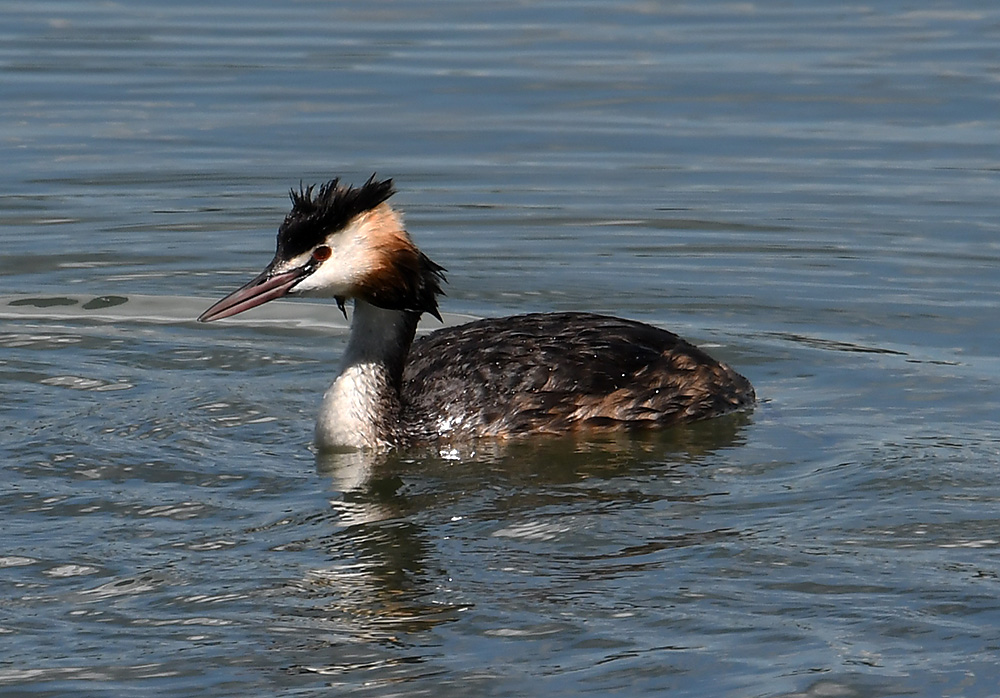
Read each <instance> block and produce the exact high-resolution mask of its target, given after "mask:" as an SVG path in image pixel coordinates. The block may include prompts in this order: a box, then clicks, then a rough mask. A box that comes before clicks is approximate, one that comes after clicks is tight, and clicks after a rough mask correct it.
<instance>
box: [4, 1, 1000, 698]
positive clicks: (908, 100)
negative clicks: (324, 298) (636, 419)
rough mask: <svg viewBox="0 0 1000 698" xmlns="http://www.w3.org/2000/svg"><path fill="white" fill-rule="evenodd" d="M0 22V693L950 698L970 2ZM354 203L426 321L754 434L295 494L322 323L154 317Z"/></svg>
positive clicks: (987, 207)
mask: <svg viewBox="0 0 1000 698" xmlns="http://www.w3.org/2000/svg"><path fill="white" fill-rule="evenodd" d="M3 16H4V22H3V29H2V30H0V31H2V34H3V38H4V41H3V42H0V81H2V84H3V88H4V99H3V100H2V101H0V117H2V123H3V124H4V125H3V128H2V130H0V133H2V138H3V141H2V143H3V145H2V148H3V152H4V160H5V163H6V167H4V168H3V170H2V171H0V183H2V187H0V238H2V241H3V245H4V255H3V256H2V257H0V276H2V281H3V286H2V288H0V323H2V325H0V328H2V330H0V347H2V349H0V393H2V394H3V395H4V400H3V402H2V406H0V415H2V416H0V420H2V426H3V434H4V437H3V440H2V457H3V464H4V467H3V469H2V470H0V477H2V479H3V480H2V487H0V512H2V517H3V520H4V522H5V532H6V533H5V537H4V540H5V543H4V545H3V546H2V548H0V580H2V582H3V583H2V585H0V589H2V592H0V607H2V608H3V611H0V693H3V694H4V695H11V696H18V695H32V696H42V695H51V696H57V695H66V694H68V693H78V694H83V695H107V696H118V695H122V696H125V695H129V696H131V695H171V696H177V695H198V696H232V695H289V696H290V695H296V696H300V695H310V696H311V695H337V694H339V693H346V692H347V691H351V692H352V693H357V694H360V695H378V696H386V695H395V694H401V695H435V696H441V695H470V694H471V695H504V696H506V695H546V696H548V695H579V694H585V693H597V694H601V695H604V694H607V693H610V692H613V691H614V692H618V693H619V694H622V695H662V694H664V693H667V692H670V693H671V694H672V695H691V696H704V695H717V696H733V697H734V698H735V697H737V696H739V697H742V696H748V695H754V696H792V695H817V696H818V695H846V696H855V695H857V696H861V695H883V696H887V695H907V696H912V695H921V696H942V695H963V696H992V695H994V694H995V692H996V686H997V685H1000V671H998V670H997V668H996V659H995V657H996V651H997V647H998V646H1000V630H998V628H1000V582H998V574H1000V557H998V546H1000V517H998V514H997V502H998V500H1000V487H998V485H997V477H996V467H997V465H998V461H1000V440H998V438H997V436H996V424H997V422H998V418H1000V404H998V403H1000V400H998V397H997V396H998V395H1000V362H998V360H997V356H996V347H997V346H998V336H997V334H998V333H997V326H998V319H1000V318H998V315H997V307H998V301H1000V298H998V296H1000V293H998V284H997V280H998V273H997V269H998V268H1000V243H998V240H1000V237H998V228H1000V224H998V223H997V221H998V220H1000V215H998V214H1000V210H998V203H997V197H996V192H997V191H998V188H997V184H998V172H1000V165H998V163H1000V129H998V125H997V123H998V122H997V121H996V114H997V113H1000V105H998V97H997V95H998V92H997V90H996V84H997V76H998V75H1000V63H998V58H997V53H996V48H995V47H996V46H997V42H998V40H1000V11H998V10H997V9H995V8H994V7H993V5H992V4H991V3H986V2H974V1H972V0H966V1H964V2H961V3H959V4H958V5H952V6H951V7H950V9H947V10H941V9H938V8H931V7H925V8H924V7H918V6H913V5H908V4H903V3H896V2H889V3H881V4H879V5H878V6H876V7H863V6H833V7H829V8H824V7H811V6H810V7H801V8H799V7H793V6H788V5H786V4H780V3H701V4H697V5H665V6H661V5H658V4H655V3H652V4H650V3H629V4H624V5H616V6H607V5H606V4H605V3H589V2H562V3H555V4H551V3H550V4H543V5H531V4H527V5H523V4H522V5H504V4H489V5H479V4H474V5H461V4H459V5H455V4H452V3H439V2H427V1H424V2H394V3H369V4H368V5H366V7H365V8H360V7H358V8H352V7H348V6H346V5H344V6H342V5H338V4H328V3H322V2H297V3H292V4H287V3H286V4H282V5H272V4H268V3H260V2H249V3H241V4H234V3H226V2H223V3H214V4H212V5H199V4H196V3H189V2H180V3H171V4H169V5H168V6H160V5H157V4H151V3H142V2H132V1H129V2H119V3H110V4H99V3H77V4H69V3H59V2H36V3H28V4H13V5H10V6H9V7H7V8H6V9H4V10H3ZM373 171H377V172H378V173H379V175H380V176H391V177H394V178H395V179H396V182H397V186H398V189H399V194H398V195H397V196H396V197H395V199H394V201H395V202H396V203H397V204H398V205H399V206H400V207H402V208H403V209H404V210H405V212H406V214H407V217H406V220H407V223H408V227H409V229H410V231H411V232H412V234H413V235H414V237H415V238H416V239H417V241H418V243H419V244H420V245H421V246H422V248H423V249H424V250H425V251H426V252H427V253H428V254H429V255H430V256H431V257H432V258H433V259H435V260H436V261H437V262H439V263H441V264H443V265H444V266H445V267H447V268H448V269H449V280H450V283H449V286H448V288H447V293H448V295H447V297H446V298H445V299H443V309H444V310H445V311H446V313H447V315H446V317H445V320H446V321H447V322H449V323H452V322H458V321H461V320H462V319H463V318H467V317H469V316H491V315H502V314H505V313H513V312H526V311H536V310H565V309H576V310H581V309H584V310H595V311H601V312H610V313H614V314H617V315H623V316H628V317H632V318H637V319H640V320H644V321H647V322H652V323H655V324H657V325H661V326H665V327H669V328H670V329H672V330H674V331H677V332H679V333H681V334H683V335H685V336H686V337H688V338H690V339H691V340H693V341H695V342H697V343H699V344H701V345H702V346H705V347H706V348H708V349H709V350H710V351H711V352H712V353H713V354H715V355H717V356H719V357H720V358H722V359H724V360H726V361H728V362H730V363H732V364H733V365H734V366H736V367H737V368H738V369H739V370H740V371H741V372H743V373H744V374H746V375H747V376H748V377H749V378H750V379H751V380H752V381H753V382H754V384H755V386H756V387H757V391H758V394H759V396H760V398H761V402H760V404H759V405H758V407H757V409H755V410H754V411H753V412H752V413H750V414H746V415H735V416H731V417H727V418H724V419H720V420H715V421H712V422H707V423H702V424H696V425H690V426H687V427H682V428H678V429H673V430H668V431H664V432H662V433H658V434H651V435H646V436H643V437H631V438H626V437H602V438H593V439H585V438H581V439H548V440H543V441H531V442H527V443H515V444H508V445H496V444H479V445H476V446H474V447H471V446H470V447H469V448H467V449H460V450H455V451H444V452H440V453H426V452H420V453H406V454H397V455H395V456H392V457H389V458H387V459H382V460H379V461H374V462H373V461H371V460H370V459H364V458H361V457H357V456H351V455H347V454H341V455H339V456H334V457H329V458H317V456H316V455H315V454H314V453H313V451H312V449H311V446H310V439H311V432H312V424H313V419H314V415H315V412H316V409H317V406H318V402H319V399H320V396H321V394H322V392H323V390H324V389H325V388H326V386H327V385H328V383H329V382H330V380H331V379H332V372H333V371H334V370H335V367H336V360H337V358H338V356H339V354H340V351H341V350H342V348H343V345H344V340H345V336H346V335H345V332H346V330H345V323H344V321H343V318H342V317H341V316H340V315H339V312H338V311H337V309H336V307H335V306H334V305H333V304H329V305H327V304H319V303H309V302H303V301H289V302H276V303H274V304H272V305H271V307H267V308H261V309H259V310H257V311H253V312H251V313H247V314H246V315H242V316H240V317H238V318H234V319H232V320H231V321H226V322H220V323H214V324H212V325H208V326H206V325H198V324H196V323H195V322H194V321H193V318H195V317H197V315H198V314H199V313H200V312H201V311H203V310H204V309H205V308H206V307H208V305H209V304H210V303H211V302H213V301H214V300H216V299H217V298H219V297H221V295H222V294H224V293H226V292H228V291H229V290H231V289H233V288H235V287H236V286H238V285H239V284H241V283H243V282H244V281H245V280H247V279H249V278H250V277H251V276H252V275H254V274H256V273H257V271H259V269H260V268H262V267H263V266H264V264H266V263H267V261H268V260H269V259H270V256H271V254H272V252H273V244H274V237H273V236H274V231H275V229H276V227H277V225H278V223H279V222H280V221H281V219H282V218H283V216H284V214H285V212H286V211H287V207H288V200H287V198H286V192H287V191H288V189H289V188H290V187H298V186H299V183H300V182H303V183H305V184H309V183H313V182H321V181H326V180H327V179H329V178H331V177H333V176H337V175H341V176H343V177H345V178H346V179H347V180H348V181H354V182H360V181H362V180H364V179H366V178H367V177H368V176H369V175H370V174H371V173H372V172H373ZM434 326H435V324H434V322H431V321H425V323H424V326H423V329H424V330H429V329H433V327H434Z"/></svg>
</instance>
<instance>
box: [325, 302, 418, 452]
mask: <svg viewBox="0 0 1000 698" xmlns="http://www.w3.org/2000/svg"><path fill="white" fill-rule="evenodd" d="M419 321H420V313H419V312H413V311H405V310H385V309H383V308H378V307H376V306H374V305H371V304H370V303H366V302H365V301H363V300H360V299H356V300H355V301H354V317H353V319H352V321H351V334H350V336H349V337H348V340H347V349H346V350H345V351H344V356H343V358H342V359H341V366H340V374H339V375H338V376H337V379H336V380H335V381H334V383H333V385H332V386H330V389H329V390H327V392H326V395H325V396H324V397H323V407H322V409H321V410H320V416H319V420H318V421H317V423H316V441H317V443H318V444H319V445H320V446H321V447H324V446H351V447H355V448H373V449H385V448H389V447H392V446H394V445H397V443H398V441H399V438H400V433H399V426H400V398H399V389H400V385H401V383H402V378H403V366H404V364H405V363H406V355H407V354H408V353H409V351H410V345H411V344H412V343H413V337H414V335H415V334H416V331H417V323H418V322H419Z"/></svg>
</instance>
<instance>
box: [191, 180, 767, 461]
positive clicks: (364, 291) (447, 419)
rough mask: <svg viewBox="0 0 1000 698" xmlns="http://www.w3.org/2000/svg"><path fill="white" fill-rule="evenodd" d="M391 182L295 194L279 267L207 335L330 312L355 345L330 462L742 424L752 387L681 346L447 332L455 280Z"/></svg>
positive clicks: (350, 347)
mask: <svg viewBox="0 0 1000 698" xmlns="http://www.w3.org/2000/svg"><path fill="white" fill-rule="evenodd" d="M395 191H396V190H395V186H394V183H393V181H392V180H391V179H383V180H379V179H377V178H376V176H375V175H372V176H371V177H370V178H369V179H368V180H367V181H366V182H365V183H364V184H363V185H361V186H357V187H356V186H353V185H349V184H342V183H341V181H340V178H335V179H332V180H330V181H328V182H326V183H325V184H321V185H320V186H318V187H317V186H316V185H310V186H308V187H306V186H304V185H302V184H301V183H300V185H299V187H298V189H297V190H296V189H294V188H293V189H291V190H290V192H289V195H290V198H291V203H292V207H291V210H290V211H289V213H288V215H287V216H286V217H285V219H284V221H283V222H282V223H281V225H280V226H279V228H278V234H277V246H276V251H275V255H274V258H273V259H272V260H271V262H270V263H269V264H268V265H267V267H266V268H265V269H264V270H263V272H261V273H260V274H259V275H258V276H256V277H255V278H253V279H252V280H250V281H249V282H248V283H246V284H245V285H243V286H242V287H240V288H239V289H237V290H235V291H233V292H232V293H230V294H229V295H227V296H226V297H224V298H222V299H221V300H220V301H218V302H217V303H215V304H214V305H212V306H211V307H210V308H208V309H207V310H206V311H205V312H204V313H202V314H201V315H200V316H199V317H198V320H199V321H200V322H212V321H215V320H220V319H222V318H227V317H230V316H233V315H236V314H238V313H242V312H244V311H246V310H249V309H251V308H254V307H256V306H259V305H261V304H263V303H266V302H268V301H271V300H274V299H276V298H281V297H283V296H286V295H289V296H304V297H319V298H332V299H333V300H334V301H335V302H336V303H337V306H338V307H339V309H340V310H341V312H343V313H344V316H345V318H347V310H346V306H345V304H346V302H347V301H348V300H352V301H353V313H352V317H351V325H350V332H349V336H348V340H347V346H346V348H345V350H344V352H343V355H342V357H341V360H340V366H339V370H338V371H337V373H336V376H335V378H334V380H333V383H332V385H331V386H330V388H329V389H328V390H327V391H326V393H325V395H324V396H323V401H322V405H321V408H320V413H319V416H318V418H317V422H316V431H315V443H316V445H317V446H318V447H319V448H320V449H321V450H324V449H346V450H354V449H361V450H367V451H376V452H385V451H391V450H394V449H405V448H410V447H414V446H418V445H427V444H430V445H433V444H445V443H454V442H465V441H475V440H478V439H500V440H505V439H513V438H522V437H532V436H538V435H544V434H555V435H559V434H571V433H581V432H589V431H602V430H603V431H606V430H641V429H651V428H664V427H668V426H671V425H675V424H680V423H685V422H691V421H695V420H700V419H706V418H711V417H716V416H720V415H723V414H727V413H730V412H734V411H738V410H745V409H747V408H750V407H752V406H753V405H754V403H755V401H756V396H755V393H754V389H753V386H752V385H751V384H750V381H749V380H747V379H746V378H745V377H743V376H742V375H740V374H739V373H737V372H736V371H734V370H733V369H732V368H730V367H729V366H727V365H726V364H724V363H722V362H720V361H717V360H715V359H714V358H712V357H711V356H709V355H708V354H707V353H706V352H705V351H703V350H702V349H700V348H698V347H696V346H695V345H693V344H691V343H689V342H687V341H686V340H684V339H682V338H681V337H679V336H678V335H676V334H674V333H672V332H669V331H667V330H665V329H661V328H658V327H654V326H652V325H649V324H646V323H642V322H638V321H635V320H629V319H624V318H619V317H613V316H609V315H602V314H597V313H591V312H582V311H580V312H549V313H529V314H523V315H515V316H508V317H497V318H486V319H481V320H475V321H472V322H468V323H466V324H462V325H457V326H452V327H444V328H441V329H437V330H436V331H434V332H432V333H430V334H428V335H426V336H422V337H420V338H417V339H415V336H416V330H417V324H418V322H419V321H420V319H421V316H423V315H424V314H427V315H430V316H432V317H434V318H436V319H437V320H438V321H441V314H440V311H439V309H438V297H439V296H441V295H443V290H442V284H443V283H445V269H444V268H443V267H441V266H440V265H438V264H437V263H435V262H434V261H432V260H431V259H430V258H429V257H428V256H427V255H426V254H424V253H423V252H422V251H421V250H420V249H419V248H418V247H417V245H416V244H415V243H414V241H413V239H412V237H411V236H410V234H409V233H408V232H407V230H406V227H405V226H404V224H403V219H402V216H401V214H400V213H399V212H398V211H397V210H396V209H395V208H393V207H392V206H391V205H390V204H389V202H388V200H389V198H390V197H391V196H392V195H393V194H394V193H395Z"/></svg>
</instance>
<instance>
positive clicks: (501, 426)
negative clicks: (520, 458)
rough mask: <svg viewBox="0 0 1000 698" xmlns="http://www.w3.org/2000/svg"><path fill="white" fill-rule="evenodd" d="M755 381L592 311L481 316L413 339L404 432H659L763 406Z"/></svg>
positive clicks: (672, 339)
mask: <svg viewBox="0 0 1000 698" xmlns="http://www.w3.org/2000/svg"><path fill="white" fill-rule="evenodd" d="M754 399H755V398H754V391H753V387H752V386H751V385H750V382H749V381H748V380H747V379H746V378H744V377H743V376H741V375H740V374H738V373H736V372H735V371H733V370H732V369H731V368H729V367H728V366H726V365H725V364H723V363H720V362H718V361H716V360H715V359H713V358H712V357H710V356H709V355H708V354H706V353H705V352H704V351H702V350H701V349H698V348H697V347H695V346H694V345H692V344H690V343H688V342H686V341H684V340H683V339H681V338H680V337H678V336H677V335H675V334H673V333H671V332H667V331H666V330H662V329H659V328H656V327H652V326H650V325H646V324H643V323H641V322H635V321H632V320H623V319H620V318H614V317H608V316H604V315H595V314H592V313H544V314H532V315H520V316H516V317H505V318H497V319H488V320H480V321H477V322H472V323H469V324H467V325H461V326H459V327H452V328H447V329H443V330H439V331H437V332H434V333H433V334H431V335H429V336H427V337H424V338H421V339H419V340H417V341H416V342H414V344H413V346H412V349H411V351H410V354H409V357H408V360H407V362H406V365H405V368H404V370H403V383H402V389H401V402H402V421H403V424H402V425H401V426H402V431H403V432H404V433H405V434H407V435H408V436H409V437H410V438H411V439H415V440H418V441H423V440H436V439H439V438H445V437H448V436H449V435H453V436H454V437H457V438H469V437H477V436H499V437H505V436H511V435H521V434H530V433H566V432H570V431H577V430H585V429H607V428H618V429H620V428H646V427H661V426H666V425H670V424H675V423H679V422H688V421H693V420H697V419H704V418H707V417H714V416H718V415H721V414H725V413H727V412H732V411H734V410H738V409H741V408H744V407H748V406H750V405H751V404H753V402H754Z"/></svg>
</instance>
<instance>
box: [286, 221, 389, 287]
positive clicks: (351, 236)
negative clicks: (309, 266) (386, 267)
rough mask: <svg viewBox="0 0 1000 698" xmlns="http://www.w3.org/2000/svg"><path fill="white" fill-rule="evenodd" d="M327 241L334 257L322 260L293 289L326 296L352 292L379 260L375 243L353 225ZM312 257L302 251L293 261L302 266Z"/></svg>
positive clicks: (331, 255)
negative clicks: (302, 253) (375, 254)
mask: <svg viewBox="0 0 1000 698" xmlns="http://www.w3.org/2000/svg"><path fill="white" fill-rule="evenodd" d="M326 244H327V245H328V246H329V247H330V251H331V254H330V258H329V259H327V260H326V261H324V262H320V263H319V267H318V268H317V269H316V271H314V272H313V273H312V274H310V275H309V276H307V277H306V278H304V279H303V280H302V281H300V282H299V283H298V284H297V285H296V286H295V288H294V289H293V291H292V292H293V293H299V294H304V295H310V296H315V297H323V298H331V297H333V296H352V295H353V291H354V289H355V287H356V286H357V285H358V283H359V282H360V280H361V279H363V278H365V275H366V274H368V273H369V270H370V269H371V266H372V264H373V263H374V261H375V259H374V253H373V250H372V248H371V245H370V244H368V241H367V239H366V238H365V237H364V236H363V235H360V234H359V231H358V230H357V229H356V228H355V227H353V226H352V227H350V228H347V229H345V230H342V231H341V232H339V233H337V234H336V235H335V236H333V238H332V239H330V240H328V241H327V243H326ZM309 259H310V254H305V255H300V256H299V257H297V258H296V259H295V260H294V261H293V265H294V264H296V263H297V264H298V265H300V266H301V265H303V264H306V263H307V262H308V261H309Z"/></svg>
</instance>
